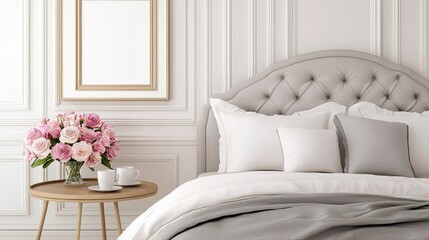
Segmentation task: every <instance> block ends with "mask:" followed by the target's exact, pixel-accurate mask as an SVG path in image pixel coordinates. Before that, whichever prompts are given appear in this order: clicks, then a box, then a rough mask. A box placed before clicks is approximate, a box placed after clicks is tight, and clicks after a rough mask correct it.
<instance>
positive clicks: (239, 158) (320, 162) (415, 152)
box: [210, 98, 429, 177]
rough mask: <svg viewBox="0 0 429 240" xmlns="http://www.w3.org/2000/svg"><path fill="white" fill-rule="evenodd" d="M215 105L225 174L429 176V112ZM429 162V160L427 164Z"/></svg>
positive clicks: (213, 100)
mask: <svg viewBox="0 0 429 240" xmlns="http://www.w3.org/2000/svg"><path fill="white" fill-rule="evenodd" d="M210 104H211V106H212V109H213V113H214V116H215V118H216V122H217V125H218V128H219V133H220V139H219V155H220V164H219V171H218V172H220V173H225V172H242V171H260V170H273V171H285V172H326V173H342V172H345V173H367V174H378V175H391V176H405V177H414V176H417V177H429V147H426V143H429V111H428V112H424V113H422V114H420V113H409V112H393V111H390V110H386V109H382V108H380V107H378V106H377V105H375V104H373V103H368V102H361V103H357V104H354V105H353V106H351V107H350V108H349V109H346V107H345V106H343V105H340V104H337V103H334V102H327V103H325V104H322V105H320V106H317V107H315V108H313V109H310V110H307V111H302V112H297V113H295V114H293V115H289V116H285V115H274V116H267V115H263V114H259V113H255V112H246V111H244V110H243V109H240V108H238V107H237V106H235V105H233V104H230V103H228V102H226V101H223V100H221V99H216V98H211V99H210ZM427 158H428V159H427Z"/></svg>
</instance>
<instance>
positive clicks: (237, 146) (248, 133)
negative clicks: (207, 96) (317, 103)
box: [219, 111, 329, 172]
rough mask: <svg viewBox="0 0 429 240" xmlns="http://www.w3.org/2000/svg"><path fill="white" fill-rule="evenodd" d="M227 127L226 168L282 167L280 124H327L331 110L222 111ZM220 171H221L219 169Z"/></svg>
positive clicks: (304, 125) (259, 168) (231, 170)
mask: <svg viewBox="0 0 429 240" xmlns="http://www.w3.org/2000/svg"><path fill="white" fill-rule="evenodd" d="M219 114H220V118H221V119H222V122H223V125H224V130H225V132H224V133H225V138H224V139H225V146H226V164H225V166H226V168H225V172H242V171H257V170H278V171H281V170H282V169H283V154H282V150H281V145H280V141H279V138H278V136H277V128H279V127H298V128H326V126H327V124H328V119H329V113H328V112H323V113H315V114H313V115H307V116H283V115H275V116H266V115H263V114H258V113H253V112H245V113H227V112H223V111H219ZM219 172H220V171H219Z"/></svg>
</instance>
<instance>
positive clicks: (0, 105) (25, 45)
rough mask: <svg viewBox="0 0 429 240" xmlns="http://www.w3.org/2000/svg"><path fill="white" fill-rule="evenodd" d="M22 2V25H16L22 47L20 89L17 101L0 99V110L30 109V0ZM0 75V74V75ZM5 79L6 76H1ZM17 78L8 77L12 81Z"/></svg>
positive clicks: (22, 0)
mask: <svg viewBox="0 0 429 240" xmlns="http://www.w3.org/2000/svg"><path fill="white" fill-rule="evenodd" d="M20 2H21V4H22V9H21V21H22V25H21V26H17V28H18V29H21V34H22V38H20V45H21V48H22V55H21V58H22V61H21V67H20V69H21V70H20V75H21V77H20V79H19V82H20V83H21V86H22V89H21V91H20V92H19V95H20V100H19V101H0V111H29V110H30V90H29V89H30V52H29V51H30V0H20ZM0 76H1V75H0ZM3 77H4V78H5V79H7V78H6V76H3ZM16 80H17V79H8V81H11V82H14V81H16Z"/></svg>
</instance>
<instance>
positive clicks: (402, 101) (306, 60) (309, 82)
mask: <svg viewBox="0 0 429 240" xmlns="http://www.w3.org/2000/svg"><path fill="white" fill-rule="evenodd" d="M213 98H216V99H220V100H223V101H225V102H227V103H228V104H233V105H234V106H236V107H237V108H240V109H243V110H244V111H247V112H253V114H256V113H259V114H263V115H266V116H277V115H281V116H283V115H286V116H289V115H292V114H296V113H297V112H300V111H306V110H309V109H313V108H317V107H318V106H321V105H323V104H326V103H327V102H331V103H338V104H341V105H344V106H346V107H350V106H355V105H356V104H359V103H361V102H365V103H366V104H372V105H371V107H372V108H377V109H376V110H377V111H378V112H382V113H383V114H387V115H389V116H388V117H392V118H393V120H391V121H390V123H389V124H391V125H389V126H388V127H389V129H392V126H393V127H394V128H395V129H396V128H398V129H399V128H401V129H406V134H407V135H406V144H407V146H405V147H406V148H404V149H406V150H398V149H401V148H398V149H396V150H397V151H401V153H403V152H404V151H406V155H407V157H410V158H409V159H411V158H413V159H414V158H417V157H416V156H417V154H414V153H413V152H412V151H411V150H409V149H408V147H409V146H410V144H411V143H412V144H416V142H411V140H412V141H414V140H413V139H414V136H410V135H409V134H411V133H412V134H416V136H417V133H419V134H420V135H419V136H418V137H419V138H418V140H419V141H420V140H421V139H423V138H425V137H426V136H427V135H429V134H426V133H425V131H423V130H421V129H426V128H427V127H426V126H428V125H429V122H428V124H425V123H426V118H425V117H428V116H426V115H425V113H426V111H428V110H429V82H428V81H427V80H425V79H423V78H422V77H420V76H419V75H417V74H416V73H414V72H412V71H411V70H410V69H408V68H406V67H404V66H400V65H397V64H392V63H390V62H387V61H385V60H383V59H381V58H379V57H376V56H372V55H369V54H365V53H361V52H355V51H344V50H334V51H321V52H315V53H310V54H305V55H301V56H297V57H294V58H291V59H288V60H285V61H282V62H278V63H275V64H273V65H272V66H270V67H269V68H268V69H266V70H265V71H263V72H261V73H259V74H257V75H256V76H254V77H252V78H250V79H249V80H247V81H244V82H242V83H240V84H238V85H237V86H235V87H233V88H232V89H231V90H229V91H228V92H226V93H223V94H220V95H216V96H214V97H213ZM378 108H380V109H378ZM349 109H350V108H349ZM359 111H360V110H359ZM359 111H356V112H359ZM391 111H396V112H391ZM420 113H422V114H420ZM359 114H362V113H361V112H359ZM407 114H411V115H412V117H414V118H418V119H419V120H418V122H419V128H417V127H415V126H414V125H412V124H408V125H407V124H402V123H401V124H402V125H399V124H400V123H397V121H399V122H401V121H402V122H405V123H409V120H407V119H408V115H407ZM427 114H429V112H428V113H427ZM351 119H352V120H353V121H351V123H352V124H351V126H352V128H353V127H354V126H355V125H357V123H355V122H354V121H355V120H356V119H353V117H351ZM373 119H376V120H368V121H373V122H370V124H373V123H374V124H375V126H377V127H376V128H375V130H373V131H374V132H375V131H378V129H379V128H381V127H378V126H379V125H377V124H384V123H381V122H380V120H384V119H385V118H382V119H377V118H375V117H374V118H373ZM398 119H399V120H398ZM404 119H405V120H404ZM336 121H337V122H338V121H343V120H342V119H338V118H336ZM356 121H361V119H357V120H356ZM362 121H363V120H362ZM218 124H219V123H217V122H216V119H215V116H214V112H213V109H212V107H211V105H210V104H207V105H206V106H204V108H203V110H202V115H201V118H200V121H199V125H198V174H200V177H199V178H197V179H195V180H192V181H190V182H187V183H185V184H183V185H181V186H179V187H178V188H177V189H175V190H174V191H173V192H171V193H170V194H169V195H167V196H166V197H165V198H163V199H162V200H160V201H159V202H157V203H156V204H155V205H153V206H152V207H151V208H149V209H148V210H147V211H146V212H144V213H143V214H142V215H141V216H139V217H138V218H137V219H136V220H135V221H134V222H133V223H132V224H131V225H130V226H129V227H128V228H127V229H126V230H125V231H124V233H123V234H122V235H121V236H120V237H119V239H126V240H129V239H427V236H429V235H428V234H429V201H428V200H429V178H426V175H425V171H424V170H421V169H424V168H427V167H429V166H426V162H429V161H426V160H425V157H426V156H427V157H428V158H429V155H425V154H426V152H425V151H426V150H425V149H423V150H422V148H424V147H425V146H424V144H420V145H423V146H420V148H421V149H420V150H419V151H420V152H419V153H418V154H420V155H423V156H422V157H421V158H422V159H423V160H418V161H420V162H418V161H417V160H415V161H416V162H415V163H414V164H413V162H412V161H411V160H410V161H411V164H410V165H411V166H410V169H411V171H412V172H411V173H412V177H410V176H408V175H406V174H404V175H401V173H398V174H396V172H393V174H377V173H379V172H371V171H367V170H365V171H367V172H369V173H367V172H365V171H363V172H362V171H361V172H359V171H360V170H361V169H365V168H364V167H362V165H365V167H368V164H372V165H371V166H370V167H372V168H374V169H377V168H380V169H382V168H385V167H386V166H385V165H386V164H380V163H377V158H375V159H371V162H369V163H362V164H361V165H359V164H357V165H356V164H354V163H353V162H352V158H356V156H355V155H356V154H355V155H353V154H351V153H352V152H351V150H350V149H348V151H349V152H348V155H347V157H348V158H349V159H348V161H350V162H349V165H348V171H349V172H348V173H342V171H343V170H341V172H335V171H334V172H330V173H324V172H317V171H309V172H299V171H298V172H293V171H290V172H285V167H284V168H283V169H280V170H273V169H271V171H267V170H266V169H261V170H257V171H255V170H252V171H232V172H231V171H230V172H228V171H225V172H221V173H218V169H220V165H222V164H220V159H222V156H220V148H219V141H220V140H219V138H220V135H219V133H220V132H221V131H220V130H219V129H218ZM395 124H396V125H395ZM336 126H337V131H338V125H336ZM340 126H341V127H342V128H345V127H344V126H346V125H341V124H340ZM383 126H384V125H383ZM404 126H405V127H404ZM327 128H329V126H327ZM416 129H417V130H416ZM343 131H344V130H343ZM395 131H396V130H395ZM402 132H403V131H402ZM402 132H401V131H399V130H398V134H402ZM414 132H416V133H414ZM423 133H424V134H423ZM346 134H349V133H346ZM346 136H347V138H348V140H349V144H350V142H351V141H352V140H350V138H351V137H349V136H350V135H346ZM395 136H396V135H395ZM398 136H402V135H398ZM391 138H392V137H390V139H391ZM416 138H417V137H416ZM375 139H377V140H378V141H384V140H379V138H375ZM343 140H344V139H343ZM369 140H371V141H372V140H374V139H369ZM388 141H390V140H389V139H388V140H387V142H388ZM416 141H417V140H416ZM340 142H341V140H338V143H339V144H340ZM376 144H378V142H374V143H373V145H376ZM382 144H384V143H382ZM398 144H400V143H398ZM340 145H341V144H340ZM383 146H384V145H383ZM401 146H402V145H401ZM282 147H283V146H282ZM339 148H341V147H339ZM349 148H350V145H349ZM412 150H413V151H414V149H412ZM321 151H323V149H322V150H321ZM340 151H341V149H340ZM342 151H344V150H342ZM346 151H347V147H346ZM221 152H222V151H221ZM283 152H285V150H284V148H283ZM361 152H362V151H360V153H361ZM363 152H365V153H366V152H367V151H363ZM368 152H371V151H370V150H368ZM380 152H383V151H378V152H377V153H375V154H376V155H377V154H380ZM392 152H394V149H392ZM221 154H222V153H221ZM340 155H341V154H340ZM358 155H359V154H358ZM410 155H411V156H410ZM359 156H360V157H362V155H359ZM267 157H268V158H269V156H267ZM340 157H341V160H342V159H343V156H340ZM367 157H368V156H367V155H364V157H363V158H367ZM393 157H395V156H393ZM353 161H355V160H353ZM422 161H423V162H422ZM352 163H353V164H354V165H353V164H352ZM341 164H342V165H341V166H342V167H343V164H344V163H341ZM419 164H420V165H419ZM428 165H429V163H428ZM400 166H401V167H400V168H405V167H406V166H405V165H400ZM404 166H405V167H404ZM393 168H395V166H392V167H390V168H388V169H387V171H388V172H389V171H391V170H392V171H393V170H395V171H396V170H397V169H393ZM250 169H252V168H250ZM382 170H383V169H382ZM353 171H354V172H353ZM377 171H378V170H377ZM398 171H399V172H401V171H402V169H399V170H398ZM414 175H416V176H418V177H415V176H414Z"/></svg>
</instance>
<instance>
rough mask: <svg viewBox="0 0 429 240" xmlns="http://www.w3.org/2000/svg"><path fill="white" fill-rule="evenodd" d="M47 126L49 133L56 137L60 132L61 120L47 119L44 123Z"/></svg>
mask: <svg viewBox="0 0 429 240" xmlns="http://www.w3.org/2000/svg"><path fill="white" fill-rule="evenodd" d="M46 125H47V126H49V130H48V132H49V134H51V136H52V137H54V138H58V137H59V136H60V133H61V122H59V121H57V120H49V121H48V122H47V124H46Z"/></svg>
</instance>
